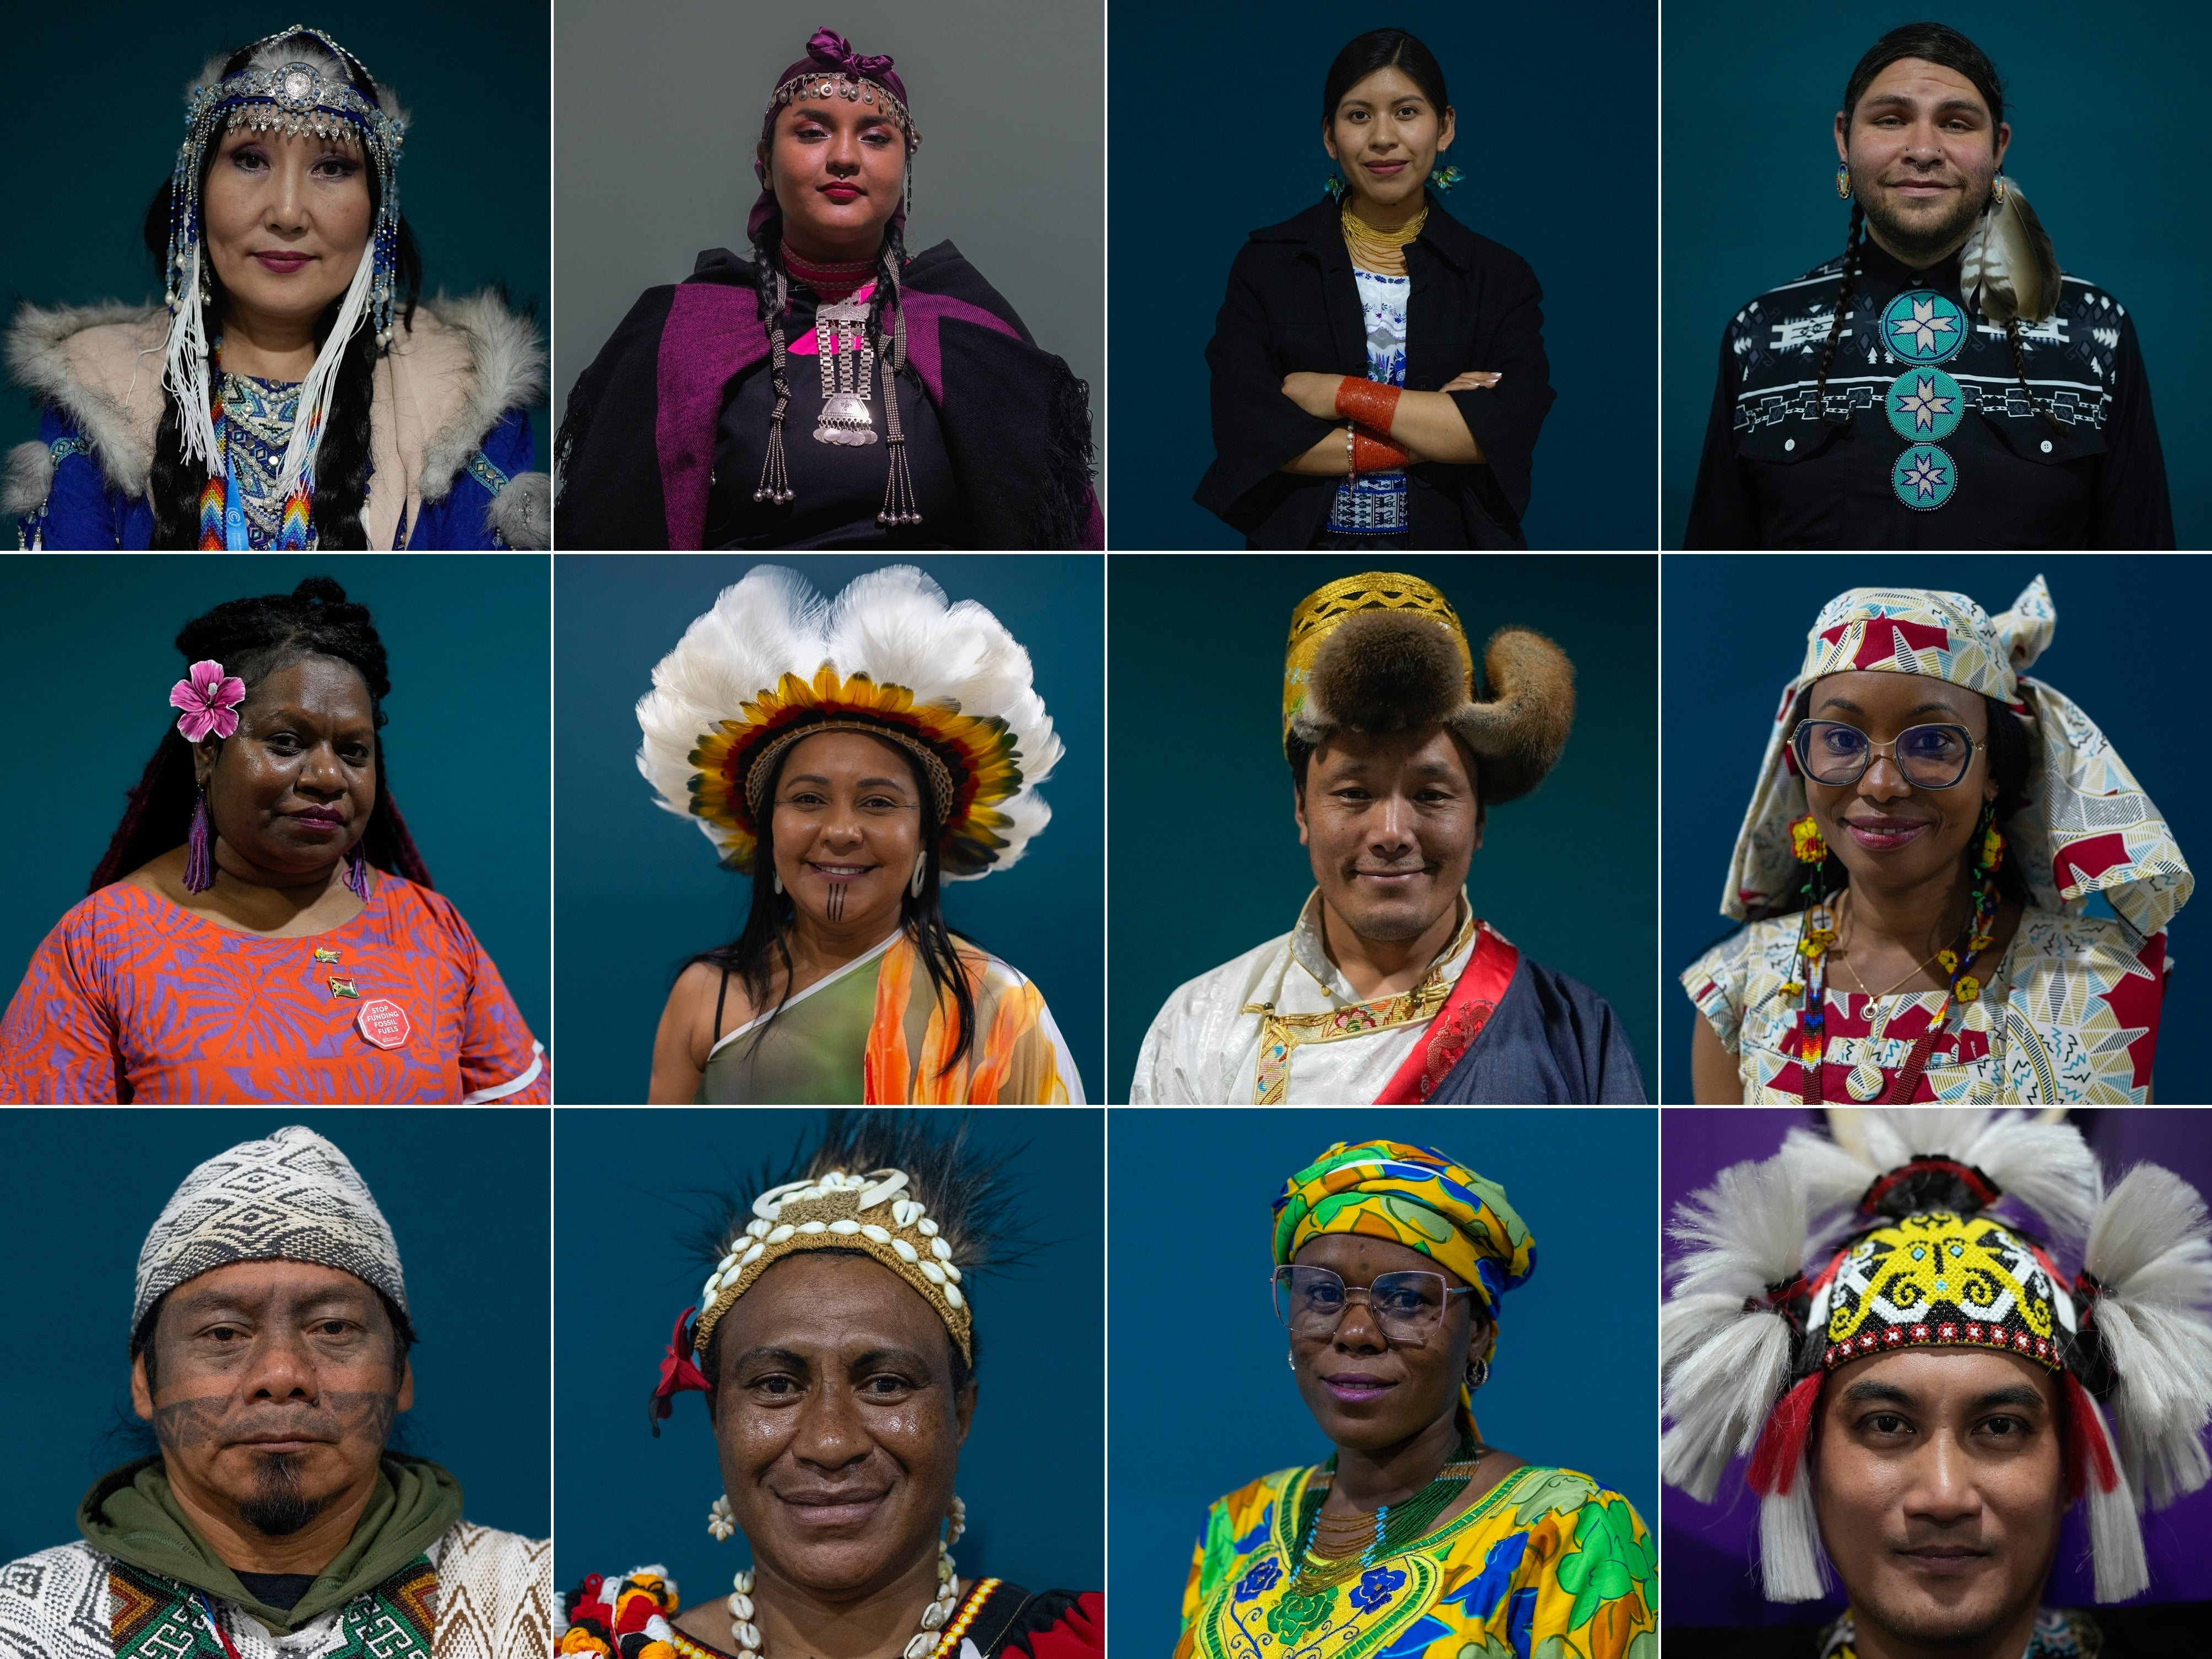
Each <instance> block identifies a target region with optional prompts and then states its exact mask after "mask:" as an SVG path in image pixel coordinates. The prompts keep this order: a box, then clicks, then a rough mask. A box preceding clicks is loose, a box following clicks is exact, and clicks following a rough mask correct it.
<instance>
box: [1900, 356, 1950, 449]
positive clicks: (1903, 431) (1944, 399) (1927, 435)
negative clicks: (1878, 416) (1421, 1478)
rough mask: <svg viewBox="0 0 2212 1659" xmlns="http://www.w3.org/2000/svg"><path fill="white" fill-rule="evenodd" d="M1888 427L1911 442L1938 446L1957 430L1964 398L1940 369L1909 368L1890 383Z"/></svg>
mask: <svg viewBox="0 0 2212 1659" xmlns="http://www.w3.org/2000/svg"><path fill="white" fill-rule="evenodd" d="M1887 401H1888V407H1889V424H1890V428H1891V429H1892V430H1893V431H1894V432H1895V433H1896V434H1897V435H1898V436H1899V437H1900V438H1903V439H1905V440H1906V441H1908V442H1912V443H1941V442H1942V441H1943V440H1944V439H1946V438H1948V437H1949V436H1950V435H1951V434H1952V433H1953V432H1954V431H1955V430H1957V428H1958V425H1959V421H1960V416H1961V415H1962V414H1963V412H1964V411H1963V410H1962V408H1961V405H1962V404H1964V403H1965V401H1966V399H1965V398H1964V396H1963V394H1961V393H1960V390H1959V383H1958V382H1957V381H1956V380H1953V379H1952V378H1951V377H1950V376H1949V375H1948V374H1945V373H1944V372H1943V371H1942V369H1940V368H1908V369H1907V370H1905V373H1904V374H1900V375H1899V376H1898V377H1897V379H1896V380H1893V381H1892V382H1890V387H1889V397H1888V400H1887Z"/></svg>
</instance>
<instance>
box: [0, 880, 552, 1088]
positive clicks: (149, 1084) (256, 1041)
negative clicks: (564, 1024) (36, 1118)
mask: <svg viewBox="0 0 2212 1659" xmlns="http://www.w3.org/2000/svg"><path fill="white" fill-rule="evenodd" d="M374 879H375V889H374V893H373V895H372V896H371V897H370V899H369V902H368V905H367V906H366V907H365V908H363V909H362V913H361V914H360V915H358V916H356V917H355V918H354V919H353V920H352V921H349V922H347V923H346V924H345V925H344V926H343V927H337V928H333V929H332V930H331V932H329V933H317V934H313V935H310V936H308V937H307V938H303V939H264V938H263V937H261V936H260V935H259V934H258V933H240V932H238V931H236V930H235V929H233V928H228V927H217V926H216V924H215V923H213V922H211V921H205V920H204V919H203V918H201V917H199V916H196V915H192V914H191V912H190V911H187V910H183V909H179V908H178V907H177V906H176V905H174V904H173V903H171V902H169V901H168V900H167V899H166V898H164V897H162V896H161V895H160V894H158V893H155V892H153V891H151V890H149V889H147V888H144V887H141V886H139V885H137V884H136V883H135V882H128V881H118V882H116V883H114V884H112V885H110V886H106V887H103V888H101V889H100V890H99V891H98V892H96V893H94V894H93V895H92V896H90V897H88V898H87V899H85V900H84V901H83V902H81V903H79V904H78V905H76V907H75V908H72V909H71V910H70V912H69V914H68V915H64V917H63V918H62V919H61V921H58V922H57V923H56V924H55V925H54V929H53V931H52V933H48V934H47V935H46V940H45V942H44V943H43V944H41V945H40V946H39V949H38V953H37V954H36V955H35V956H33V957H32V958H31V967H30V971H29V972H28V973H27V974H26V975H24V976H23V982H22V984H21V987H18V989H17V990H16V992H15V999H14V1000H12V1001H11V1002H9V1005H8V1012H7V1017H6V1018H5V1019H4V1020H0V1102H7V1103H21V1104H33V1103H39V1104H58V1103H69V1104H77V1103H108V1104H114V1103H118V1102H120V1103H134V1102H135V1103H137V1104H139V1105H167V1104H175V1103H187V1102H191V1103H207V1102H215V1101H224V1102H233V1103H240V1102H251V1101H261V1100H270V1101H288V1102H310V1103H345V1102H349V1103H366V1104H374V1105H388V1104H418V1103H446V1104H453V1103H463V1104H472V1103H482V1102H485V1101H492V1100H500V1101H505V1102H507V1103H511V1104H513V1105H519V1106H520V1105H531V1106H542V1105H544V1104H545V1103H546V1102H547V1101H548V1100H550V1098H551V1095H550V1077H549V1074H548V1073H547V1070H546V1066H545V1057H544V1045H543V1044H541V1043H538V1042H536V1041H534V1040H533V1039H532V1036H531V1035H530V1028H529V1027H528V1026H526V1025H525V1024H523V1021H522V1015H521V1013H520V1011H519V1010H518V1009H517V1008H516V1007H515V1006H514V1000H513V998H512V997H510V996H508V995H507V987H506V985H505V984H504V983H503V982H501V979H500V976H499V969H497V968H495V967H494V966H493V965H492V960H491V958H490V957H489V956H487V955H486V954H485V953H484V949H483V946H482V945H479V944H478V943H477V938H476V935H475V934H474V933H471V932H470V931H469V925H468V923H467V922H465V921H462V920H461V915H460V912H459V911H458V910H456V909H455V908H453V902H452V901H451V900H450V899H447V898H446V897H445V896H442V895H441V894H438V893H435V892H433V891H431V890H429V889H428V888H425V887H417V886H416V884H414V883H413V882H410V881H408V880H405V879H404V878H401V877H398V876H393V875H386V874H384V873H383V872H377V874H376V876H375V878H374ZM395 1010H396V1011H397V1012H396V1016H395V1014H394V1012H393V1011H395Z"/></svg>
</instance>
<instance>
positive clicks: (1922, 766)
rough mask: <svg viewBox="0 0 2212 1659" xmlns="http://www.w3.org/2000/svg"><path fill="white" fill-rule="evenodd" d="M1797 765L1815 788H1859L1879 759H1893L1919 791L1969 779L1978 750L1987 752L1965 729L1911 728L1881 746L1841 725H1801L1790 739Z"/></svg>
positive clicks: (1833, 722)
mask: <svg viewBox="0 0 2212 1659" xmlns="http://www.w3.org/2000/svg"><path fill="white" fill-rule="evenodd" d="M1988 747H1989V745H1988V744H1985V743H1976V742H1975V741H1974V734H1973V733H1972V732H1969V731H1967V730H1966V727H1965V726H1907V727H1906V728H1905V730H1904V731H1902V732H1899V733H1898V734H1897V738H1896V741H1895V742H1893V743H1876V742H1875V741H1874V740H1873V739H1872V738H1869V737H1868V736H1867V734H1866V733H1865V732H1862V731H1860V730H1859V729H1858V727H1857V726H1846V725H1844V723H1843V722H1842V721H1841V720H1800V721H1799V722H1798V723H1797V729H1796V731H1795V732H1791V733H1790V748H1791V749H1792V750H1795V751H1796V756H1797V764H1798V765H1799V766H1800V767H1801V768H1802V769H1803V770H1804V773H1805V775H1806V776H1807V777H1808V778H1810V779H1812V780H1813V781H1814V782H1815V783H1827V784H1842V783H1857V781H1859V780H1860V779H1861V778H1863V777H1864V776H1865V775H1866V769H1867V768H1868V767H1869V766H1871V765H1873V764H1874V763H1875V757H1876V756H1878V755H1881V754H1885V753H1886V754H1887V755H1888V757H1889V758H1890V760H1891V761H1892V762H1893V763H1894V764H1895V765H1896V767H1897V769H1898V770H1899V772H1901V773H1903V774H1904V775H1905V781H1906V782H1907V783H1909V784H1911V786H1912V787H1914V788H1915V789H1948V788H1950V787H1953V786H1954V785H1955V784H1956V783H1957V782H1958V781H1960V779H1961V778H1963V777H1965V776H1966V769H1967V768H1968V767H1969V766H1971V765H1972V764H1973V761H1974V751H1975V750H1978V749H1986V748H1988Z"/></svg>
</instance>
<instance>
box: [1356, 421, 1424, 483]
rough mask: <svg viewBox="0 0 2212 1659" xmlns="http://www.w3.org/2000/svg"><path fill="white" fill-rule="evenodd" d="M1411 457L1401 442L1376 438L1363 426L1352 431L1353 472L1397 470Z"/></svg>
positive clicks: (1400, 469) (1403, 467) (1402, 468)
mask: <svg viewBox="0 0 2212 1659" xmlns="http://www.w3.org/2000/svg"><path fill="white" fill-rule="evenodd" d="M1408 459H1411V458H1410V456H1409V455H1408V453H1407V450H1406V448H1405V447H1404V446H1403V445H1402V444H1395V443H1392V442H1391V441H1389V439H1388V438H1378V437H1376V435H1374V434H1373V433H1371V432H1370V431H1369V430H1368V429H1367V428H1365V427H1364V426H1359V427H1354V428H1352V471H1354V472H1398V471H1403V470H1404V469H1405V465H1406V463H1407V460H1408Z"/></svg>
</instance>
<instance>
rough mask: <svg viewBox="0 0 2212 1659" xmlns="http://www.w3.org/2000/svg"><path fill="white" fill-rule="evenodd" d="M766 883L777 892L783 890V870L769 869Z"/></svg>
mask: <svg viewBox="0 0 2212 1659" xmlns="http://www.w3.org/2000/svg"><path fill="white" fill-rule="evenodd" d="M768 884H769V886H770V887H772V888H774V889H775V890H776V891H777V892H779V893H781V891H783V872H782V871H781V870H771V871H769V872H768Z"/></svg>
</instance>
